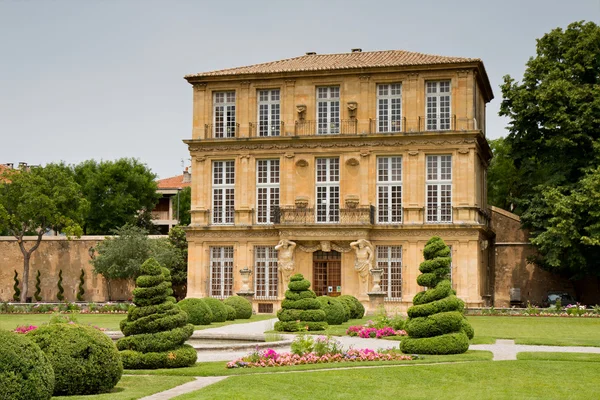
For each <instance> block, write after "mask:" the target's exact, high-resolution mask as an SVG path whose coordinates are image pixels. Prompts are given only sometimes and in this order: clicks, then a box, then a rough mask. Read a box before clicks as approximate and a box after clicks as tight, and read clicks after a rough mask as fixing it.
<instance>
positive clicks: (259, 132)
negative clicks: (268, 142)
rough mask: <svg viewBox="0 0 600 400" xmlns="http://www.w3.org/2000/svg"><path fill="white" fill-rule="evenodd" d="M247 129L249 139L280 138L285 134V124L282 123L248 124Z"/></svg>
mask: <svg viewBox="0 0 600 400" xmlns="http://www.w3.org/2000/svg"><path fill="white" fill-rule="evenodd" d="M248 128H249V133H250V137H269V136H281V135H283V134H285V129H284V128H285V124H284V123H283V121H280V122H278V123H271V124H265V123H257V122H250V123H249V124H248Z"/></svg>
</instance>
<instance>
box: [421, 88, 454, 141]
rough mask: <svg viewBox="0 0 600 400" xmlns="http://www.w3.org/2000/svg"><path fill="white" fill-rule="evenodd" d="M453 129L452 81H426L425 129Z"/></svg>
mask: <svg viewBox="0 0 600 400" xmlns="http://www.w3.org/2000/svg"><path fill="white" fill-rule="evenodd" d="M450 129H452V83H451V81H450V80H442V81H428V82H425V130H426V131H448V130H450Z"/></svg>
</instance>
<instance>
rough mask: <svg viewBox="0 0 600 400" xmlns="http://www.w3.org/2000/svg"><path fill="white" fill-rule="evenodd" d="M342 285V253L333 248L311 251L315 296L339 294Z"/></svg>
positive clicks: (334, 295)
mask: <svg viewBox="0 0 600 400" xmlns="http://www.w3.org/2000/svg"><path fill="white" fill-rule="evenodd" d="M341 285H342V255H341V254H340V253H338V252H337V251H335V250H332V251H328V252H325V251H315V252H314V253H313V290H314V291H315V293H316V294H317V296H332V297H336V296H339V295H340V294H341V293H340V292H338V290H337V288H338V286H340V287H341Z"/></svg>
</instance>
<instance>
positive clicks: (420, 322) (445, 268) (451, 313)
mask: <svg viewBox="0 0 600 400" xmlns="http://www.w3.org/2000/svg"><path fill="white" fill-rule="evenodd" d="M423 257H424V258H425V261H423V262H422V263H421V265H420V267H419V270H420V271H421V272H422V274H421V275H419V276H418V277H417V283H418V284H419V285H420V286H425V287H427V288H428V289H427V290H425V291H423V292H419V293H417V294H416V295H415V297H414V298H413V306H412V307H410V308H409V309H408V320H407V321H406V324H405V330H406V332H407V333H408V337H407V338H404V339H402V342H401V343H400V349H401V350H402V352H404V353H416V354H460V353H464V352H466V351H467V350H468V349H469V339H472V338H473V333H474V332H473V328H472V327H471V325H469V323H468V322H467V320H466V319H465V317H464V315H463V313H462V311H463V309H464V302H463V301H462V300H460V299H459V298H457V297H456V293H455V292H454V290H452V286H451V283H450V281H449V280H448V275H449V274H450V261H451V259H450V249H449V248H448V246H446V244H445V243H444V241H443V240H442V239H441V238H439V237H437V236H435V237H432V238H431V239H429V241H428V242H427V244H426V245H425V248H424V249H423Z"/></svg>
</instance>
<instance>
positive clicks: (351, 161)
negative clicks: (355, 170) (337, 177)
mask: <svg viewBox="0 0 600 400" xmlns="http://www.w3.org/2000/svg"><path fill="white" fill-rule="evenodd" d="M358 164H360V162H359V161H358V160H357V159H356V158H354V157H351V158H349V159H348V160H346V165H348V166H349V167H356V166H357V165H358Z"/></svg>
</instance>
